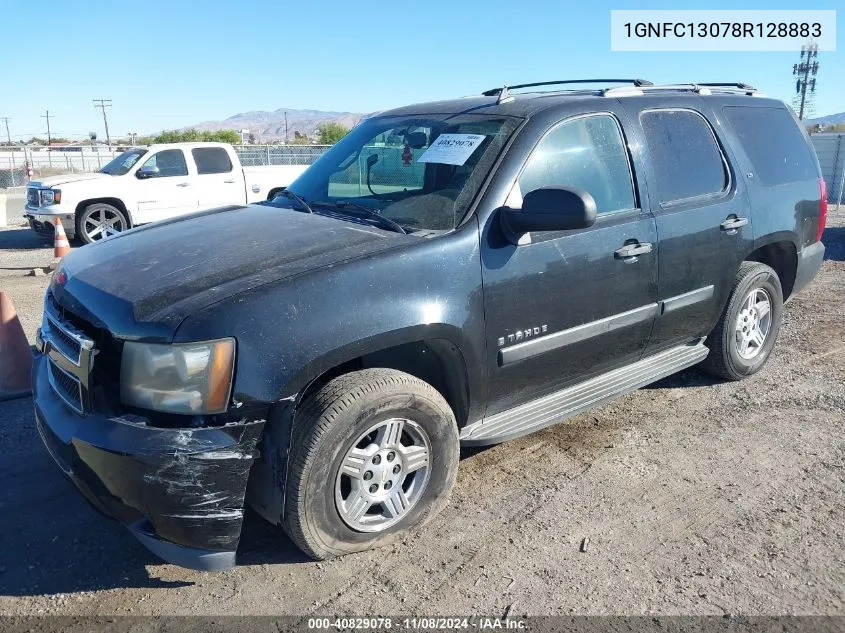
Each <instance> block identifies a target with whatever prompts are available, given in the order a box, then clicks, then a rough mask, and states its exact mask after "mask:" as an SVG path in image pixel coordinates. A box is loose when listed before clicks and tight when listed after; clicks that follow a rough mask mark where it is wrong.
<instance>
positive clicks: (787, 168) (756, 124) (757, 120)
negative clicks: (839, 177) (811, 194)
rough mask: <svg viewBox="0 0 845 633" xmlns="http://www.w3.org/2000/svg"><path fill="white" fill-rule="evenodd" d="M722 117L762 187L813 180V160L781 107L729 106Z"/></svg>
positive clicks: (814, 171)
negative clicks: (729, 125)
mask: <svg viewBox="0 0 845 633" xmlns="http://www.w3.org/2000/svg"><path fill="white" fill-rule="evenodd" d="M725 116H726V117H727V119H728V121H729V122H730V124H731V127H733V129H734V132H735V133H736V135H737V136H738V137H739V142H740V143H741V144H742V148H743V149H744V150H745V153H746V154H747V155H748V159H749V160H750V161H751V165H752V167H753V168H754V172H755V174H756V176H757V178H758V179H759V180H760V182H761V183H763V184H764V185H768V186H771V185H780V184H783V183H786V182H796V181H798V180H815V179H816V178H818V174H817V173H816V165H815V161H813V156H812V154H811V153H810V148H809V147H808V146H807V141H806V139H805V138H804V135H803V134H801V130H800V129H799V128H798V125H797V124H796V123H795V120H794V119H793V118H792V115H790V114H789V112H787V111H786V110H784V109H782V108H747V107H743V106H730V107H726V108H725Z"/></svg>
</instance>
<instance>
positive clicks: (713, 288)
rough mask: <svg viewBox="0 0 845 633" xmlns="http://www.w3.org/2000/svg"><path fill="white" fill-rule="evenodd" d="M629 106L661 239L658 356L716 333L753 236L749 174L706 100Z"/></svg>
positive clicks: (654, 339) (652, 347)
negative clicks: (745, 175) (741, 169)
mask: <svg viewBox="0 0 845 633" xmlns="http://www.w3.org/2000/svg"><path fill="white" fill-rule="evenodd" d="M638 101H639V103H638ZM626 103H628V106H629V108H630V109H631V118H632V120H633V121H634V122H635V124H636V125H638V126H639V130H638V132H639V133H640V134H641V135H642V137H643V139H644V146H645V147H644V149H645V154H646V157H647V160H646V164H647V166H646V171H647V175H648V179H649V187H648V189H649V199H648V202H647V204H648V207H649V209H650V210H651V212H652V213H653V214H654V217H655V219H656V222H657V239H658V242H659V249H658V274H657V277H658V280H659V281H658V301H659V304H660V316H659V317H658V319H657V320H656V322H655V326H654V332H653V334H652V336H651V340H650V343H649V347H648V349H647V352H646V353H647V354H651V353H655V352H657V351H659V350H661V349H664V348H667V347H671V346H673V345H677V344H679V343H684V342H686V341H689V340H691V339H692V338H695V337H700V336H706V335H707V334H709V333H710V331H711V330H712V329H713V326H714V325H715V324H716V321H717V320H718V318H719V315H720V313H721V311H722V308H723V306H724V304H725V302H726V301H727V298H728V295H729V294H730V290H731V286H732V283H733V280H734V277H735V276H736V273H737V271H738V269H739V265H740V263H741V262H742V260H743V259H744V257H745V256H746V254H747V253H749V252H750V251H751V250H752V244H753V234H752V227H751V215H750V213H749V205H748V199H747V195H746V190H745V184H744V182H743V174H742V173H739V172H737V170H736V169H734V168H733V165H735V164H736V163H735V161H734V159H733V156H732V154H731V152H730V148H729V146H728V144H727V143H726V142H725V137H724V135H725V131H724V129H722V123H721V122H720V121H719V120H718V119H716V118H715V115H714V114H713V112H712V111H711V110H710V109H709V108H708V107H707V105H706V104H705V102H704V100H703V99H701V98H697V97H681V98H674V99H673V98H671V97H670V98H661V101H660V106H659V107H655V106H654V105H652V104H653V103H654V102H653V100H652V101H645V102H643V100H631V101H630V102H628V101H627V100H626ZM644 103H645V105H644ZM708 119H709V120H708ZM711 121H713V122H714V123H715V125H714V124H711Z"/></svg>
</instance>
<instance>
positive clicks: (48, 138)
mask: <svg viewBox="0 0 845 633" xmlns="http://www.w3.org/2000/svg"><path fill="white" fill-rule="evenodd" d="M41 118H42V119H47V145H48V146H49V145H51V144H52V143H53V137H52V136H50V111H49V110H47V114H42V115H41Z"/></svg>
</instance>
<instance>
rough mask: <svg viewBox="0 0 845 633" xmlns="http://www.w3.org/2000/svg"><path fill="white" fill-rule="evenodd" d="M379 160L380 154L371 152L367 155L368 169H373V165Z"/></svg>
mask: <svg viewBox="0 0 845 633" xmlns="http://www.w3.org/2000/svg"><path fill="white" fill-rule="evenodd" d="M377 162H378V154H370V155H369V156H367V170H370V169H372V168H373V165H375V164H376V163H377Z"/></svg>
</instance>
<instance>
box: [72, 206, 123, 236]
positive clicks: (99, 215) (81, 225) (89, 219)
mask: <svg viewBox="0 0 845 633" xmlns="http://www.w3.org/2000/svg"><path fill="white" fill-rule="evenodd" d="M128 228H129V221H128V220H127V219H126V216H125V215H124V214H123V211H121V210H120V209H118V208H117V207H115V206H113V205H111V204H106V203H105V202H95V203H94V204H89V205H88V206H87V207H85V208H84V209H83V210H82V212H81V213H77V214H76V237H77V239H79V240H81V241H82V242H83V243H85V244H90V243H91V242H96V241H97V240H101V239H103V238H106V237H110V236H112V235H117V234H118V233H120V232H121V231H125V230H126V229H128Z"/></svg>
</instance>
